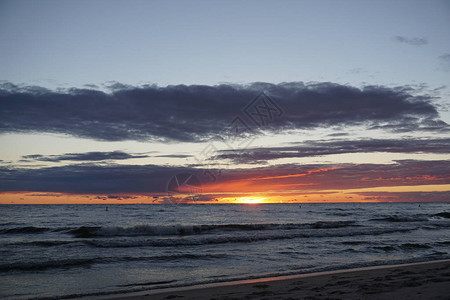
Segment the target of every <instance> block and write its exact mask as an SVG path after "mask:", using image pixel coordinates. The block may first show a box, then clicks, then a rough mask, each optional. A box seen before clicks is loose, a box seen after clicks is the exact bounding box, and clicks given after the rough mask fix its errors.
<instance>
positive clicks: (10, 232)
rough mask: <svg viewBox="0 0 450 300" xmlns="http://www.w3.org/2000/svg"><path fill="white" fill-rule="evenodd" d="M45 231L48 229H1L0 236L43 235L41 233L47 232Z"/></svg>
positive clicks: (48, 229)
mask: <svg viewBox="0 0 450 300" xmlns="http://www.w3.org/2000/svg"><path fill="white" fill-rule="evenodd" d="M47 231H50V228H47V227H34V226H25V227H14V228H8V229H1V230H0V234H17V233H43V232H47Z"/></svg>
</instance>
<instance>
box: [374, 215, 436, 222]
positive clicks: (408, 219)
mask: <svg viewBox="0 0 450 300" xmlns="http://www.w3.org/2000/svg"><path fill="white" fill-rule="evenodd" d="M427 220H428V218H427V217H425V216H423V215H421V216H399V215H391V216H387V217H382V218H373V219H370V220H369V221H382V222H422V221H427Z"/></svg>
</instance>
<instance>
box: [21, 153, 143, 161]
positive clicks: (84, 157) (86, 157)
mask: <svg viewBox="0 0 450 300" xmlns="http://www.w3.org/2000/svg"><path fill="white" fill-rule="evenodd" d="M144 157H149V156H148V155H142V154H129V153H125V152H122V151H112V152H86V153H65V154H61V155H41V154H32V155H24V156H22V158H23V159H22V160H21V161H25V162H28V161H31V160H36V161H50V162H60V161H102V160H113V159H114V160H124V159H130V158H144Z"/></svg>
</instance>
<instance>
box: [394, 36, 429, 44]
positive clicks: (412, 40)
mask: <svg viewBox="0 0 450 300" xmlns="http://www.w3.org/2000/svg"><path fill="white" fill-rule="evenodd" d="M393 39H394V40H395V41H397V42H399V43H404V44H408V45H412V46H423V45H426V44H428V39H427V38H425V37H412V38H409V37H404V36H399V35H397V36H395V37H394V38H393Z"/></svg>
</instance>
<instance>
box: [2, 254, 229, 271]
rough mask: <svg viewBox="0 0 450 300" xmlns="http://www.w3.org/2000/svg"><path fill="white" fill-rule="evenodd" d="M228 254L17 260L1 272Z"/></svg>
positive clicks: (200, 258) (213, 257) (204, 257)
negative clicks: (38, 260)
mask: <svg viewBox="0 0 450 300" xmlns="http://www.w3.org/2000/svg"><path fill="white" fill-rule="evenodd" d="M227 257H228V255H227V254H172V255H158V256H144V257H133V256H123V257H93V258H73V259H64V260H48V261H41V262H17V263H9V264H0V272H11V271H45V270H50V269H71V268H89V267H92V266H93V265H94V264H108V263H117V262H132V261H156V262H158V261H159V262H164V261H174V260H183V259H187V260H212V259H221V258H227Z"/></svg>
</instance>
